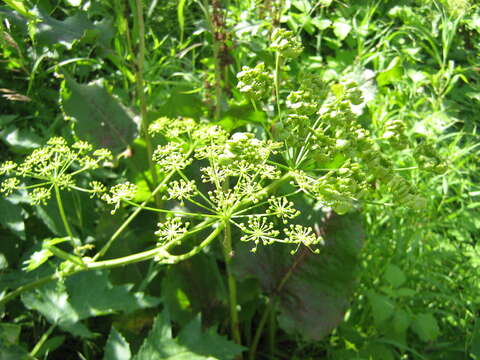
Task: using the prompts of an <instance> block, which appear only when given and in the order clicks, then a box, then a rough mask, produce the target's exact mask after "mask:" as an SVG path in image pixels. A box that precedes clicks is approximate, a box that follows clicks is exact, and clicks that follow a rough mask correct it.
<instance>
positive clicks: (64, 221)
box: [53, 184, 74, 244]
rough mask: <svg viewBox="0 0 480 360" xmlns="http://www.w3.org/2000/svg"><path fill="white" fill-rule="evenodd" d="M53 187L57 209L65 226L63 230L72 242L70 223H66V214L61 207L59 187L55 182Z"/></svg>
mask: <svg viewBox="0 0 480 360" xmlns="http://www.w3.org/2000/svg"><path fill="white" fill-rule="evenodd" d="M53 187H54V188H55V198H56V199H57V205H58V210H59V211H60V217H61V218H62V222H63V226H64V227H65V231H66V232H67V235H68V237H69V238H70V241H71V242H72V244H73V242H74V240H73V233H72V229H71V228H70V224H69V223H68V220H67V216H66V215H65V209H64V208H63V202H62V197H61V196H60V189H59V188H58V185H57V184H55V185H54V186H53Z"/></svg>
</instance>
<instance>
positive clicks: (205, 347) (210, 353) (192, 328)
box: [178, 316, 244, 360]
mask: <svg viewBox="0 0 480 360" xmlns="http://www.w3.org/2000/svg"><path fill="white" fill-rule="evenodd" d="M178 342H179V343H181V344H182V345H185V346H186V347H188V349H189V350H190V351H192V352H194V353H196V354H202V355H205V356H207V357H209V358H215V359H220V360H228V359H235V357H236V356H237V355H239V354H240V353H241V352H242V351H243V350H244V348H243V347H242V346H239V345H237V344H235V343H233V342H232V341H230V340H228V339H227V338H226V337H224V336H220V335H218V334H217V332H216V331H215V330H214V329H213V328H210V329H208V330H207V331H205V332H202V324H201V319H200V316H197V317H196V318H195V319H193V320H192V321H191V322H190V323H189V324H188V325H187V326H185V327H184V328H183V329H182V331H181V332H180V333H179V334H178Z"/></svg>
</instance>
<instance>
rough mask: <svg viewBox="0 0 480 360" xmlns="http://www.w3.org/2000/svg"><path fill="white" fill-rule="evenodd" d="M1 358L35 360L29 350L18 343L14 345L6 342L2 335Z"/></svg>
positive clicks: (0, 341)
mask: <svg viewBox="0 0 480 360" xmlns="http://www.w3.org/2000/svg"><path fill="white" fill-rule="evenodd" d="M0 355H1V357H0V359H2V360H3V359H5V360H10V359H12V360H34V358H33V357H32V356H30V355H29V354H28V351H27V350H25V349H24V348H23V347H21V346H18V345H12V344H8V343H7V342H5V340H4V339H2V338H1V337H0Z"/></svg>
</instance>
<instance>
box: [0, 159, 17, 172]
mask: <svg viewBox="0 0 480 360" xmlns="http://www.w3.org/2000/svg"><path fill="white" fill-rule="evenodd" d="M16 167H17V164H15V163H14V162H13V161H5V162H4V163H2V165H1V166H0V175H8V174H10V173H11V172H12V171H13V170H15V168H16Z"/></svg>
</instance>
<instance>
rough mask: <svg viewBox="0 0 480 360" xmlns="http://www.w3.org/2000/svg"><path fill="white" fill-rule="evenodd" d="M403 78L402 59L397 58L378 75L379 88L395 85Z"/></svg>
mask: <svg viewBox="0 0 480 360" xmlns="http://www.w3.org/2000/svg"><path fill="white" fill-rule="evenodd" d="M402 77H403V66H402V59H401V58H400V56H396V57H394V58H393V60H392V61H391V62H390V64H389V65H388V67H387V68H386V69H385V70H384V71H382V72H380V73H379V74H378V75H377V84H378V86H384V85H388V84H393V83H396V82H398V81H399V80H401V79H402Z"/></svg>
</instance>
